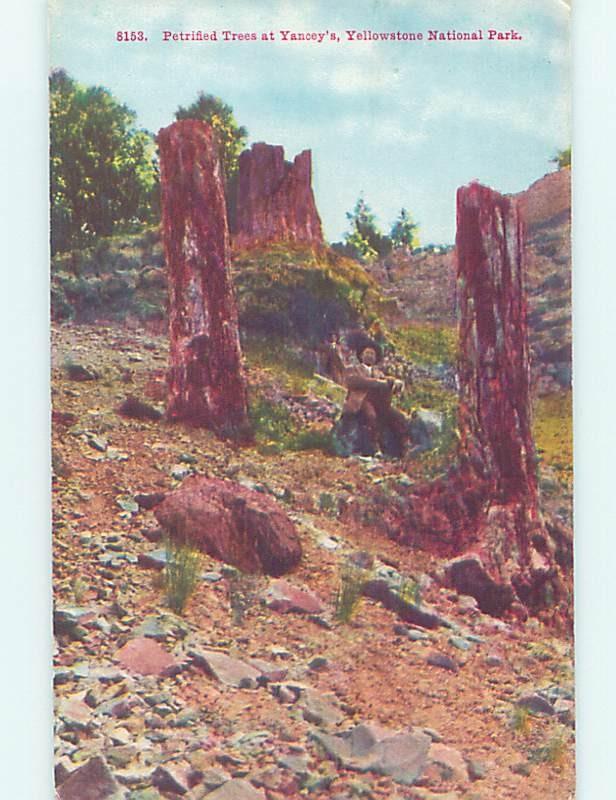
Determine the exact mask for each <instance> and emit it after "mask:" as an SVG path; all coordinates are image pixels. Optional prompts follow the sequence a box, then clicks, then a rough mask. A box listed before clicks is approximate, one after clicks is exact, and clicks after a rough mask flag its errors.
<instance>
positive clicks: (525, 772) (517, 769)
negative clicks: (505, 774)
mask: <svg viewBox="0 0 616 800" xmlns="http://www.w3.org/2000/svg"><path fill="white" fill-rule="evenodd" d="M511 771H512V772H514V773H515V774H516V775H522V776H523V777H524V778H528V777H529V775H530V773H531V767H530V764H528V763H527V762H526V761H521V762H520V763H519V764H514V765H513V766H512V767H511Z"/></svg>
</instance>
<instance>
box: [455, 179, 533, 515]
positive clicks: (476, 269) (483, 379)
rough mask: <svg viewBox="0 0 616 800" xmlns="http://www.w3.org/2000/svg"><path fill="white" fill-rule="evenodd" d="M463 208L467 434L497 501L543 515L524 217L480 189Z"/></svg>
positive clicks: (462, 196)
mask: <svg viewBox="0 0 616 800" xmlns="http://www.w3.org/2000/svg"><path fill="white" fill-rule="evenodd" d="M457 201H458V202H457V209H458V211H457V223H458V225H457V237H456V252H457V262H458V306H459V316H460V322H459V348H458V353H459V357H458V377H459V382H460V405H461V411H462V412H464V414H463V416H462V420H461V423H462V425H461V427H462V433H463V434H465V435H466V436H468V435H472V436H474V437H475V438H476V439H477V440H478V442H479V443H480V444H481V449H482V454H483V458H484V460H485V465H486V469H487V474H488V477H489V478H490V480H491V482H492V484H493V485H492V487H491V495H492V497H493V498H494V499H498V500H499V501H500V502H503V503H509V502H513V501H516V500H520V501H524V502H525V503H526V504H528V505H529V506H532V507H533V508H536V507H537V502H538V496H537V479H536V461H535V446H534V442H533V437H532V431H531V400H530V361H529V353H528V329H527V323H526V293H525V290H524V277H523V252H524V250H523V237H522V224H521V220H520V216H519V213H518V209H517V206H516V204H515V201H513V200H511V199H508V198H506V197H502V196H501V195H499V194H497V193H496V192H493V191H492V190H491V189H488V188H486V187H484V186H480V185H479V184H471V185H470V186H465V187H462V188H461V189H459V190H458V198H457ZM466 410H472V412H473V415H474V416H475V418H476V424H472V423H471V420H470V419H469V414H468V413H467V411H466ZM468 426H472V427H471V428H470V430H465V427H468Z"/></svg>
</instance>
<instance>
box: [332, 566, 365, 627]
mask: <svg viewBox="0 0 616 800" xmlns="http://www.w3.org/2000/svg"><path fill="white" fill-rule="evenodd" d="M368 578H369V575H368V573H367V571H366V570H365V569H361V568H360V567H356V566H354V565H353V564H344V565H343V566H342V567H341V568H340V575H339V583H338V589H337V591H336V598H335V603H334V618H335V619H337V620H338V622H350V621H351V619H352V618H353V616H354V614H355V612H356V611H357V608H358V606H359V601H360V600H361V593H362V589H363V587H364V584H365V583H366V581H367V580H368Z"/></svg>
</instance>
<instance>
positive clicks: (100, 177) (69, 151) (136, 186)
mask: <svg viewBox="0 0 616 800" xmlns="http://www.w3.org/2000/svg"><path fill="white" fill-rule="evenodd" d="M49 111H50V121H49V126H50V128H49V131H50V203H51V250H52V254H54V253H57V252H60V251H65V250H68V249H70V248H71V247H78V246H83V245H85V244H88V243H90V242H92V241H93V240H94V239H95V238H96V237H99V236H109V235H110V234H112V233H113V231H114V230H115V229H116V227H117V226H122V225H128V224H134V223H135V222H140V221H144V220H154V219H155V218H156V216H157V202H158V201H157V197H158V171H157V166H156V162H155V149H154V141H153V138H152V136H151V135H150V134H149V133H148V132H147V131H144V130H138V129H137V128H136V127H135V121H136V115H135V113H134V112H133V111H131V110H130V109H129V108H127V106H125V105H123V104H120V103H119V102H118V101H117V100H116V99H115V98H114V97H113V95H112V94H111V93H110V92H109V91H108V90H107V89H104V88H102V87H100V86H90V87H85V86H81V85H80V84H78V83H77V82H76V81H74V80H73V79H72V78H71V77H69V75H68V74H67V73H66V72H65V71H64V70H55V71H54V72H52V73H51V76H50V80H49Z"/></svg>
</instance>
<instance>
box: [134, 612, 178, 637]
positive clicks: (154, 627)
mask: <svg viewBox="0 0 616 800" xmlns="http://www.w3.org/2000/svg"><path fill="white" fill-rule="evenodd" d="M188 631H189V628H188V625H186V623H184V622H182V620H180V619H178V617H175V616H172V615H171V614H150V615H149V616H147V617H146V618H145V619H144V620H143V622H142V623H141V625H139V626H138V627H137V628H136V629H135V631H134V635H135V636H136V637H144V636H145V637H146V638H148V639H157V640H158V641H164V640H165V639H167V638H183V637H184V636H186V634H187V633H188Z"/></svg>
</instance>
